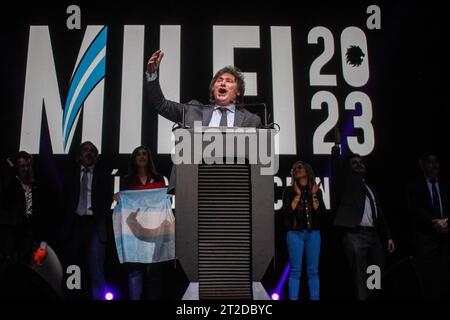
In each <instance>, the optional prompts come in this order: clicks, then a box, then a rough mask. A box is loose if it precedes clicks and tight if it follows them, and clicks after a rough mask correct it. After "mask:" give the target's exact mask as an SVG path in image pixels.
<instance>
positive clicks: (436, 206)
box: [430, 179, 443, 219]
mask: <svg viewBox="0 0 450 320" xmlns="http://www.w3.org/2000/svg"><path fill="white" fill-rule="evenodd" d="M430 182H431V193H432V198H433V213H434V217H435V218H436V219H442V218H443V216H442V210H441V202H440V201H439V194H438V190H437V188H436V183H437V180H436V179H432V180H430Z"/></svg>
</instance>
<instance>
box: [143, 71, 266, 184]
mask: <svg viewBox="0 0 450 320" xmlns="http://www.w3.org/2000/svg"><path fill="white" fill-rule="evenodd" d="M144 91H145V93H146V99H147V103H148V105H149V106H150V107H151V108H152V109H154V110H155V111H156V112H157V113H159V114H160V115H161V116H163V117H164V118H166V119H168V120H170V121H173V122H182V121H183V116H182V115H183V108H184V112H185V116H184V117H185V124H186V126H189V127H191V128H193V127H194V121H201V122H202V126H205V127H207V126H208V125H209V122H210V121H211V117H212V114H213V112H214V107H212V106H207V105H205V106H198V105H199V104H200V103H199V102H198V101H195V100H193V101H191V102H189V103H187V104H182V103H177V102H174V101H170V100H166V98H165V97H164V94H163V93H162V91H161V87H160V85H159V81H158V79H156V80H154V81H150V82H145V84H144ZM193 104H194V105H193ZM234 126H235V127H251V128H260V127H261V119H260V117H259V116H257V115H256V114H253V113H251V112H249V111H247V110H245V109H244V108H238V107H237V108H236V112H235V115H234ZM175 179H176V178H175V167H173V168H172V172H171V174H170V181H169V186H168V192H169V193H173V192H174V189H175Z"/></svg>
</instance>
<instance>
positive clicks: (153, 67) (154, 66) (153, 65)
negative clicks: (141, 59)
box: [147, 50, 164, 73]
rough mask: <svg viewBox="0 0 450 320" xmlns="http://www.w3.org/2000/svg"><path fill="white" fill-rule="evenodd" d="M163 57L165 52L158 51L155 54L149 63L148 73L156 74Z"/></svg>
mask: <svg viewBox="0 0 450 320" xmlns="http://www.w3.org/2000/svg"><path fill="white" fill-rule="evenodd" d="M163 57H164V52H162V51H161V50H158V51H156V52H155V53H153V54H152V56H151V57H150V59H149V60H148V62H147V72H148V73H155V72H156V71H158V69H159V65H160V63H161V60H162V58H163Z"/></svg>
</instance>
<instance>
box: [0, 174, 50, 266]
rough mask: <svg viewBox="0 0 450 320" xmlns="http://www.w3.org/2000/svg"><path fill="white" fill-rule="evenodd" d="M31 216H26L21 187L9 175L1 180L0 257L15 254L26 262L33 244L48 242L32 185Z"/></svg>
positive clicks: (14, 177)
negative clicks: (41, 241)
mask: <svg viewBox="0 0 450 320" xmlns="http://www.w3.org/2000/svg"><path fill="white" fill-rule="evenodd" d="M31 187H32V201H33V202H32V209H33V214H32V216H31V217H30V218H29V217H27V216H26V213H25V208H26V200H25V193H24V191H23V188H22V184H21V183H20V181H19V180H18V179H17V178H16V176H15V174H14V173H12V172H11V174H8V175H7V176H4V177H2V182H1V186H0V256H1V255H2V254H6V255H17V256H16V257H17V258H18V259H19V260H21V261H22V262H23V263H27V262H28V259H29V257H30V254H31V251H32V249H33V244H34V243H36V242H37V241H39V240H47V239H46V237H45V235H44V232H43V224H42V209H41V207H42V206H41V203H40V196H39V188H38V187H37V184H36V182H35V181H34V182H33V183H32V186H31Z"/></svg>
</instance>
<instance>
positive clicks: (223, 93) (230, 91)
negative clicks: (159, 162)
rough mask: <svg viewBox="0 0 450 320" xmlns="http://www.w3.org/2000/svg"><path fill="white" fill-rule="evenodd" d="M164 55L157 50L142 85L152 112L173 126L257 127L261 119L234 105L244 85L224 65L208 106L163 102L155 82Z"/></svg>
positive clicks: (211, 88)
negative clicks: (198, 122)
mask: <svg viewBox="0 0 450 320" xmlns="http://www.w3.org/2000/svg"><path fill="white" fill-rule="evenodd" d="M163 57H164V53H163V52H162V51H161V50H158V51H156V52H155V53H153V54H152V56H151V57H150V59H149V61H148V63H147V72H146V74H145V76H146V80H147V81H146V83H145V85H144V89H145V92H146V94H147V100H148V103H149V105H150V107H151V108H152V109H154V110H155V111H156V112H158V113H159V114H160V115H161V116H163V117H164V118H166V119H169V120H171V121H173V122H176V123H182V122H183V110H184V125H186V126H188V127H191V128H193V126H194V121H202V125H203V126H205V127H252V128H260V127H261V119H260V117H259V116H258V115H256V114H253V113H251V112H249V111H247V110H245V109H244V108H242V107H239V106H238V105H237V104H239V103H242V100H243V97H244V92H245V82H244V76H243V74H242V73H241V72H240V70H238V69H237V68H235V67H232V66H227V67H224V68H222V69H220V70H219V71H217V73H216V74H215V75H214V77H213V78H212V80H211V83H210V85H209V96H210V102H211V104H210V105H202V104H200V103H199V102H198V101H195V100H192V101H190V102H189V103H187V104H181V103H177V102H174V101H170V100H166V98H165V97H164V94H163V93H162V91H161V87H160V85H159V81H158V69H159V65H160V64H161V61H162V59H163ZM174 188H175V179H174V171H173V169H172V174H171V179H170V182H169V187H168V193H173V189H174Z"/></svg>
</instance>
